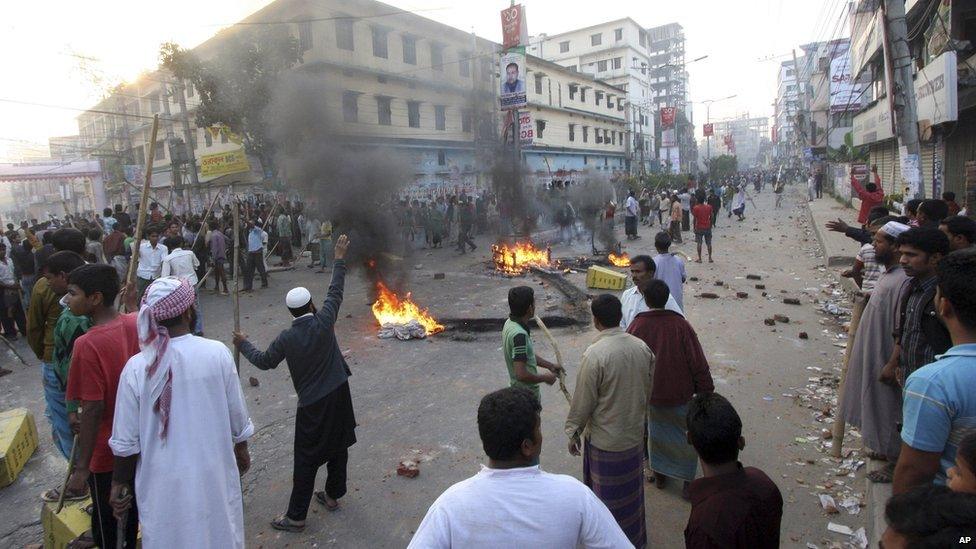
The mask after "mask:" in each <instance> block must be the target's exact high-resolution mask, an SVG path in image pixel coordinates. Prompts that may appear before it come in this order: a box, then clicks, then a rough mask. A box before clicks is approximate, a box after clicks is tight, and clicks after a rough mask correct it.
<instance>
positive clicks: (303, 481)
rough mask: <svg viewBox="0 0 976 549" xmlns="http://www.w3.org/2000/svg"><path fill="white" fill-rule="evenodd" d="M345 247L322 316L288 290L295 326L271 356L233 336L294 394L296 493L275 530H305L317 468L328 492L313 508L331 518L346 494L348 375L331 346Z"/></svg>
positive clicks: (343, 241) (302, 293) (342, 241)
mask: <svg viewBox="0 0 976 549" xmlns="http://www.w3.org/2000/svg"><path fill="white" fill-rule="evenodd" d="M348 247H349V239H348V238H346V235H342V236H340V237H339V238H338V240H336V245H335V261H334V263H333V264H332V282H331V283H330V284H329V292H328V294H327V295H326V296H325V302H324V303H323V304H322V310H317V309H316V308H315V305H314V304H313V303H312V294H311V293H310V292H309V291H308V290H307V289H305V288H302V287H298V288H292V290H291V291H289V292H288V294H287V295H286V296H285V305H287V307H288V311H289V312H290V313H291V315H292V316H293V317H294V320H292V324H291V327H289V328H288V329H287V330H285V331H283V332H281V334H279V335H278V337H277V338H275V340H274V341H273V342H272V343H271V345H270V346H269V347H268V350H266V351H264V352H261V351H259V350H257V349H256V348H255V347H254V345H252V344H251V342H249V341H248V340H247V336H246V335H245V334H243V333H241V332H234V344H235V345H237V347H238V348H239V349H240V350H241V354H243V355H244V356H245V357H247V359H248V360H249V361H250V362H251V363H252V364H254V365H255V366H257V367H258V368H260V369H262V370H270V369H272V368H276V367H277V366H278V364H280V363H281V361H282V360H285V361H286V362H287V364H288V371H289V372H290V373H291V379H292V382H293V383H294V384H295V392H296V393H298V412H297V413H296V414H295V472H294V476H293V486H292V491H291V499H290V501H289V502H288V511H287V512H286V513H284V514H282V515H280V516H278V517H277V518H275V519H274V520H273V521H272V522H271V526H272V527H273V528H275V529H277V530H284V531H286V532H301V531H302V530H304V529H305V517H306V516H307V515H308V506H309V503H311V500H312V492H313V491H314V485H315V476H316V474H317V473H318V470H319V467H321V466H322V465H326V467H327V471H328V477H327V479H326V482H325V490H324V491H322V492H315V499H316V501H318V502H319V503H321V504H322V505H324V506H325V508H326V509H327V510H329V511H335V510H336V509H338V508H339V501H338V500H339V498H341V497H342V496H344V495H345V494H346V464H347V462H348V461H349V447H350V446H352V445H353V444H355V443H356V417H355V414H354V412H353V408H352V394H351V393H350V391H349V376H350V375H351V372H350V371H349V366H348V365H347V364H346V360H345V358H343V356H342V351H341V350H340V349H339V343H338V342H337V341H336V336H335V323H336V319H337V318H338V316H339V306H340V305H341V304H342V291H343V287H344V285H345V277H346V261H345V257H346V249H347V248H348Z"/></svg>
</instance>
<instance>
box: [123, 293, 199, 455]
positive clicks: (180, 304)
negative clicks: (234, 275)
mask: <svg viewBox="0 0 976 549" xmlns="http://www.w3.org/2000/svg"><path fill="white" fill-rule="evenodd" d="M195 300H196V296H195V294H194V291H193V285H192V284H190V282H189V281H188V280H186V279H185V278H177V277H175V276H167V277H164V278H157V279H156V280H155V281H153V283H152V284H150V285H149V287H148V288H146V293H145V294H143V296H142V306H141V307H140V308H139V316H138V318H137V320H136V326H137V328H138V330H139V348H140V349H142V354H143V356H145V357H146V360H148V361H149V369H148V370H147V371H146V377H147V378H148V381H149V400H150V402H152V403H153V411H154V412H156V413H158V414H159V416H160V421H162V424H163V429H162V431H160V433H159V436H160V438H166V430H167V428H168V427H169V411H170V404H171V403H172V401H173V371H172V369H171V365H170V361H169V360H166V349H167V347H168V346H169V330H167V329H166V327H165V326H160V325H159V321H160V320H166V319H169V318H173V317H177V316H180V315H181V314H183V313H184V312H186V311H187V310H188V309H189V308H190V307H192V306H193V303H194V301H195Z"/></svg>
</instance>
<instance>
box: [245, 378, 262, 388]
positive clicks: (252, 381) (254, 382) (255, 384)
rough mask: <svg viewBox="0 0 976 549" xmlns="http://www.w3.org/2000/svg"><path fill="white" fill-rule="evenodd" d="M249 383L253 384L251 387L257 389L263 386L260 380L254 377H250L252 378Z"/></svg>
mask: <svg viewBox="0 0 976 549" xmlns="http://www.w3.org/2000/svg"><path fill="white" fill-rule="evenodd" d="M247 382H248V383H250V384H251V387H257V386H259V385H261V382H260V381H258V378H256V377H253V376H252V377H250V378H249V379H248V380H247Z"/></svg>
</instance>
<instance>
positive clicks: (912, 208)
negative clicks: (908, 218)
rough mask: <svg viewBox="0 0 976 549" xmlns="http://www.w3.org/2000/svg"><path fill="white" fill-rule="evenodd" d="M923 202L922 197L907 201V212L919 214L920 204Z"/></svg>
mask: <svg viewBox="0 0 976 549" xmlns="http://www.w3.org/2000/svg"><path fill="white" fill-rule="evenodd" d="M921 203H922V199H921V198H913V199H911V200H909V201H908V202H905V213H911V214H917V213H918V205H919V204H921Z"/></svg>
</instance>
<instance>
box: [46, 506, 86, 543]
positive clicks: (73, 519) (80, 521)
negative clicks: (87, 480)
mask: <svg viewBox="0 0 976 549" xmlns="http://www.w3.org/2000/svg"><path fill="white" fill-rule="evenodd" d="M89 505H91V498H89V499H86V500H82V501H66V502H64V509H61V512H60V513H58V514H54V510H55V509H57V508H58V503H57V502H56V501H55V502H50V503H45V504H44V507H42V508H41V525H42V526H43V527H44V549H64V548H65V547H66V546H67V545H68V542H70V541H71V540H73V539H75V538H76V537H78V536H80V535H81V534H83V533H85V531H86V530H88V529H89V528H91V515H89V514H88V513H86V512H85V507H88V506H89Z"/></svg>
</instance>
